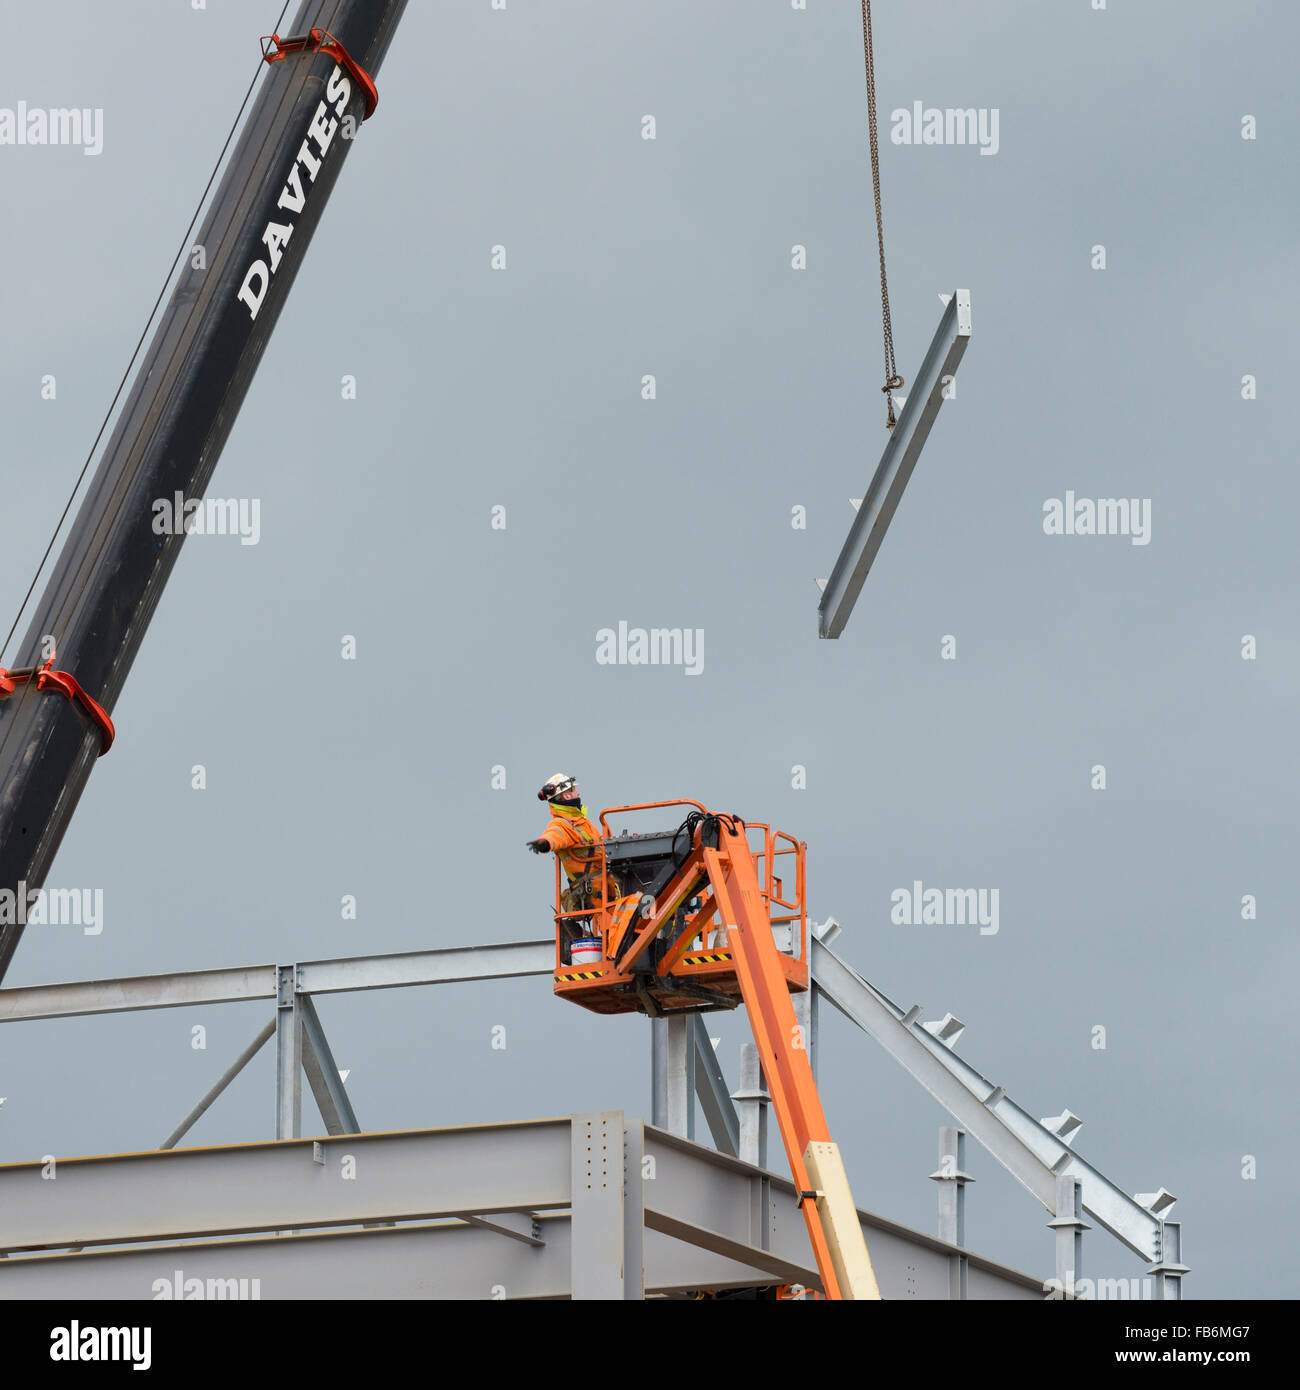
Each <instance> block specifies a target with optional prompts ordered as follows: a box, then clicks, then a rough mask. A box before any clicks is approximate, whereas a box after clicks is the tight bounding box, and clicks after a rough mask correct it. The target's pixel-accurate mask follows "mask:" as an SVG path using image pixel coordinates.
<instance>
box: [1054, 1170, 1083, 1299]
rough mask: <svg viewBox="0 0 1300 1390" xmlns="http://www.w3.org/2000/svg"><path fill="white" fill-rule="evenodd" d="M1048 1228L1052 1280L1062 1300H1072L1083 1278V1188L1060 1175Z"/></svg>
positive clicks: (1068, 1177) (1065, 1176) (1077, 1182)
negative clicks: (1053, 1269) (1052, 1239)
mask: <svg viewBox="0 0 1300 1390" xmlns="http://www.w3.org/2000/svg"><path fill="white" fill-rule="evenodd" d="M1047 1224H1048V1226H1049V1227H1050V1228H1051V1229H1052V1230H1054V1231H1055V1232H1056V1278H1057V1282H1058V1283H1059V1284H1060V1286H1061V1296H1062V1297H1063V1298H1074V1297H1075V1296H1076V1294H1075V1290H1076V1288H1077V1287H1078V1283H1079V1280H1080V1279H1081V1278H1083V1233H1084V1231H1086V1230H1088V1229H1089V1227H1088V1223H1087V1222H1086V1221H1085V1220H1084V1219H1083V1184H1082V1183H1081V1182H1080V1181H1079V1179H1078V1178H1075V1177H1071V1176H1070V1175H1069V1174H1064V1175H1062V1176H1061V1177H1059V1178H1057V1180H1056V1218H1055V1220H1052V1221H1049V1222H1048V1223H1047Z"/></svg>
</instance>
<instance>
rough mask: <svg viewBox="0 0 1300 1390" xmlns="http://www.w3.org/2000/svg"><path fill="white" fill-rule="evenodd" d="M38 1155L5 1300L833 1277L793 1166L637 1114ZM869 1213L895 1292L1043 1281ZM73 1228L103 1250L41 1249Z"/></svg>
mask: <svg viewBox="0 0 1300 1390" xmlns="http://www.w3.org/2000/svg"><path fill="white" fill-rule="evenodd" d="M42 1167H43V1165H42V1164H41V1163H39V1162H37V1163H18V1164H8V1165H5V1166H0V1231H3V1232H4V1236H3V1242H2V1243H3V1245H4V1246H5V1247H6V1248H7V1253H8V1255H9V1258H7V1259H4V1260H0V1298H9V1299H13V1298H55V1299H73V1298H76V1299H98V1298H141V1299H144V1298H153V1297H155V1296H156V1295H157V1291H158V1281H161V1282H162V1285H163V1287H164V1288H170V1287H171V1286H172V1285H173V1282H174V1281H175V1283H176V1284H178V1285H180V1286H181V1287H183V1288H188V1287H189V1286H190V1285H189V1281H191V1280H195V1279H197V1280H199V1281H201V1285H200V1287H203V1286H205V1285H206V1286H207V1287H208V1288H211V1286H212V1283H215V1284H217V1285H218V1286H222V1285H224V1286H226V1288H227V1289H229V1288H230V1287H231V1286H234V1285H237V1284H238V1283H239V1282H240V1281H251V1280H253V1279H257V1280H259V1281H260V1288H259V1289H258V1292H257V1295H256V1296H258V1297H260V1298H263V1299H269V1298H338V1297H339V1296H340V1291H341V1290H346V1292H347V1295H348V1296H349V1297H364V1298H446V1299H467V1298H483V1299H492V1298H526V1299H538V1298H584V1299H619V1300H630V1299H639V1298H644V1297H645V1296H646V1295H647V1294H649V1295H674V1294H682V1293H686V1292H690V1291H697V1290H703V1289H712V1290H725V1289H733V1288H749V1287H754V1286H756V1285H763V1284H772V1283H791V1282H797V1283H804V1284H812V1283H814V1282H815V1280H816V1277H817V1271H816V1266H815V1264H814V1263H813V1261H812V1258H811V1252H810V1249H809V1245H808V1239H807V1234H806V1231H805V1228H804V1221H803V1218H802V1216H801V1215H800V1212H799V1208H798V1205H797V1204H796V1201H795V1189H794V1185H793V1184H792V1183H791V1182H790V1181H789V1180H788V1179H785V1178H782V1177H779V1176H778V1175H776V1174H773V1173H767V1172H764V1171H763V1170H762V1169H759V1168H756V1167H754V1166H753V1165H750V1164H747V1163H743V1162H741V1161H740V1160H738V1159H734V1158H730V1157H728V1156H726V1155H724V1154H719V1153H717V1152H716V1151H715V1150H713V1149H709V1148H706V1147H704V1146H703V1145H700V1144H694V1143H691V1142H690V1141H689V1140H685V1139H682V1138H679V1137H678V1136H676V1135H673V1134H669V1133H667V1132H666V1131H664V1130H660V1129H656V1128H655V1127H653V1126H650V1125H646V1124H644V1123H643V1122H642V1121H640V1120H636V1119H630V1118H628V1117H626V1116H625V1115H624V1114H623V1113H622V1112H621V1111H601V1112H596V1113H593V1114H585V1115H574V1116H571V1117H568V1118H564V1119H555V1120H537V1121H532V1122H528V1123H523V1124H508V1125H472V1126H463V1127H457V1128H452V1129H434V1130H408V1131H403V1132H397V1133H388V1134H353V1135H348V1136H346V1138H343V1139H338V1140H335V1139H329V1138H327V1139H324V1140H319V1139H318V1140H313V1139H299V1140H287V1141H282V1142H278V1143H272V1142H263V1143H258V1144H236V1145H224V1146H221V1147H218V1148H196V1149H180V1150H175V1151H173V1152H170V1153H164V1152H155V1153H140V1154H123V1155H109V1156H103V1157H95V1158H80V1159H63V1160H60V1161H59V1180H58V1181H57V1182H42V1179H41V1170H42ZM349 1173H350V1174H351V1175H352V1176H348V1174H349ZM34 1193H37V1194H38V1196H37V1198H36V1199H35V1200H34V1199H33V1194H34ZM484 1212H486V1213H488V1215H487V1216H486V1217H484V1216H480V1215H478V1214H479V1213H484ZM859 1218H860V1220H861V1223H862V1226H863V1228H864V1231H865V1233H866V1234H867V1235H868V1236H869V1238H870V1241H871V1248H872V1250H873V1251H874V1252H878V1253H877V1255H876V1262H877V1267H878V1269H879V1270H880V1274H881V1279H882V1283H883V1284H884V1287H885V1290H886V1294H887V1296H892V1297H896V1298H902V1297H909V1296H910V1297H923V1298H924V1297H929V1298H945V1297H947V1293H948V1288H949V1280H950V1273H949V1271H950V1267H951V1264H952V1262H953V1260H954V1259H956V1258H962V1259H964V1260H965V1261H966V1263H967V1266H968V1270H969V1279H970V1289H969V1296H970V1297H972V1298H998V1299H1007V1298H1016V1299H1040V1298H1041V1297H1042V1287H1041V1284H1040V1282H1039V1281H1038V1280H1036V1279H1033V1278H1030V1277H1029V1276H1028V1275H1024V1274H1020V1273H1018V1272H1016V1271H1015V1270H1011V1269H1007V1268H1006V1267H1004V1266H1002V1265H998V1264H996V1263H994V1262H993V1261H990V1260H985V1259H982V1258H980V1257H979V1256H977V1255H973V1254H969V1253H965V1254H963V1253H962V1252H959V1251H957V1250H955V1249H954V1248H953V1247H952V1246H951V1245H949V1244H947V1243H945V1242H944V1241H941V1240H938V1239H936V1238H935V1237H932V1236H925V1235H922V1234H921V1233H919V1232H917V1231H911V1230H909V1229H908V1228H907V1227H905V1226H900V1225H898V1224H897V1223H896V1222H892V1221H887V1220H884V1219H882V1218H880V1217H877V1216H871V1215H868V1214H866V1213H859ZM285 1226H288V1227H291V1228H292V1233H291V1234H286V1235H279V1236H268V1235H265V1234H254V1233H264V1232H268V1231H272V1230H275V1229H277V1228H281V1227H285ZM344 1228H350V1229H344ZM200 1237H208V1238H209V1239H206V1240H200V1239H199V1238H200ZM211 1237H219V1239H216V1240H213V1239H210V1238H211ZM74 1241H75V1242H78V1243H80V1244H82V1245H86V1246H89V1247H92V1248H91V1249H89V1250H87V1251H86V1252H85V1253H42V1252H53V1251H54V1250H55V1249H56V1247H58V1246H60V1245H63V1246H66V1245H69V1244H71V1243H72V1242H74ZM161 1242H179V1243H169V1244H162V1243H161ZM122 1243H127V1244H126V1248H112V1249H108V1248H102V1247H108V1246H120V1245H121V1244H122ZM94 1247H101V1248H94ZM209 1281H211V1283H210V1282H209ZM200 1296H202V1295H200ZM207 1296H209V1297H212V1296H225V1297H237V1296H238V1294H237V1293H234V1292H225V1293H220V1292H218V1293H216V1294H211V1293H209V1294H207Z"/></svg>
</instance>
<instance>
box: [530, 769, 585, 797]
mask: <svg viewBox="0 0 1300 1390" xmlns="http://www.w3.org/2000/svg"><path fill="white" fill-rule="evenodd" d="M577 785H578V783H577V779H576V778H573V777H570V776H569V774H568V773H567V772H557V773H556V774H555V775H554V776H553V777H548V778H547V779H546V781H545V782H544V783H543V784H542V789H541V791H539V792H538V793H537V799H538V801H550V800H552V799H553V798H554V797H557V796H559V795H560V794H561V793H562V792H567V791H568V790H569V788H570V787H576V786H577Z"/></svg>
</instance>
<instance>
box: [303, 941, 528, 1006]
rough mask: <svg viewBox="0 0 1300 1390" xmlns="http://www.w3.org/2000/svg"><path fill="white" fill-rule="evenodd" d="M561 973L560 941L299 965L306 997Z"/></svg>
mask: <svg viewBox="0 0 1300 1390" xmlns="http://www.w3.org/2000/svg"><path fill="white" fill-rule="evenodd" d="M554 970H555V938H554V937H546V938H545V939H544V940H541V941H506V942H500V943H497V944H494V945H488V946H454V947H450V948H447V949H445V950H438V951H403V952H399V953H398V954H396V955H388V956H350V957H343V958H341V959H338V960H307V961H303V962H302V963H301V964H300V965H299V966H298V988H299V990H300V991H301V992H302V993H303V994H337V993H339V992H341V991H344V990H357V989H395V988H399V987H401V986H403V985H445V984H456V983H459V982H460V981H462V980H501V979H510V978H514V977H517V976H521V975H550V974H552V973H553V972H554Z"/></svg>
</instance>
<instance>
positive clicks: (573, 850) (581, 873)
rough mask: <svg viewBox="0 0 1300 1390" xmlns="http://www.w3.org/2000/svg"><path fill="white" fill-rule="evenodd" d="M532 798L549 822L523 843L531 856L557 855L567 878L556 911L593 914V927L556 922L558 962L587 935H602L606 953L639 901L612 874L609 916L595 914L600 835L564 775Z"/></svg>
mask: <svg viewBox="0 0 1300 1390" xmlns="http://www.w3.org/2000/svg"><path fill="white" fill-rule="evenodd" d="M537 799H538V801H545V802H546V803H547V804H548V805H549V806H550V808H551V819H550V821H549V823H548V824H547V827H546V829H545V830H544V831H543V832H542V834H541V835H540V836H539V837H538V838H537V839H536V840H529V841H527V845H528V848H529V849H530V850H532V852H533V853H534V854H548V853H554V854H558V855H559V856H560V863H561V865H562V866H563V868H564V872H565V874H566V875H567V877H568V886H567V887H566V888H565V889H564V890H563V891H562V892H561V894H560V910H561V912H576V911H578V910H579V909H581V908H584V907H590V908H594V909H596V919H597V920H596V925H595V927H594V928H593V926H592V919H591V918H590V917H563V918H560V919H559V925H560V928H561V957H560V958H561V960H563V962H564V963H565V964H566V965H568V964H569V963H570V961H569V947H570V946H571V945H572V944H573V942H574V941H576V940H577V938H578V937H580V936H586V935H587V934H588V933H591V934H593V935H602V936H605V937H606V939H607V941H608V943H609V946H610V947H611V948H612V947H614V946H616V945H617V944H618V942H619V941H620V940H621V939H622V934H623V932H624V930H625V929H626V927H627V924H628V923H629V922H630V921H631V920H632V917H633V915H634V913H635V911H636V907H637V904H638V903H639V902H640V897H639V895H638V894H636V893H629V894H624V893H623V891H622V889H621V888H620V887H619V885H618V882H617V880H616V879H615V878H614V875H613V874H612V873H606V874H605V889H606V894H607V897H606V901H607V902H608V904H609V911H608V912H607V913H606V912H603V911H601V910H600V902H601V872H602V869H603V868H604V855H603V854H602V852H601V850H600V848H599V846H600V844H601V834H600V831H599V829H598V828H597V827H596V826H594V825H593V824H592V823H591V821H590V820H588V818H587V808H586V807H585V806H584V805H583V804H582V797H581V796H580V795H579V793H578V783H577V781H576V780H575V779H574V778H572V777H570V776H569V775H568V773H567V772H557V773H556V774H555V776H554V777H551V778H550V779H549V780H548V781H546V782H545V783H544V784H543V786H542V789H541V791H539V792H538V793H537Z"/></svg>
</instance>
